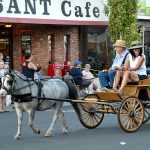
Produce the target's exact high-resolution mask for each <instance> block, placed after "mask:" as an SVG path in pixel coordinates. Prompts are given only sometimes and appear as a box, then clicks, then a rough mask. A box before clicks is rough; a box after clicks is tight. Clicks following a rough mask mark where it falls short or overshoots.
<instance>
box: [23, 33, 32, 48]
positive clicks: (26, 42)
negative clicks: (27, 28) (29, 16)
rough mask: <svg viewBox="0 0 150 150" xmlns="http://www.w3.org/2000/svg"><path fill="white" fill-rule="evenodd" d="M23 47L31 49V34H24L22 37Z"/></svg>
mask: <svg viewBox="0 0 150 150" xmlns="http://www.w3.org/2000/svg"><path fill="white" fill-rule="evenodd" d="M21 49H22V50H23V51H24V50H31V36H30V35H22V38H21Z"/></svg>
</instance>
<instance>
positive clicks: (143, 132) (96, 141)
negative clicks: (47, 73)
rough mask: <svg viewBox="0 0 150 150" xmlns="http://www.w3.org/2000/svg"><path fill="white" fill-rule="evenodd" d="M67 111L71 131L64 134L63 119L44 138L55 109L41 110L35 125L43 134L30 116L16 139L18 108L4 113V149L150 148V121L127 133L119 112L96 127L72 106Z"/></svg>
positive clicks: (0, 137)
mask: <svg viewBox="0 0 150 150" xmlns="http://www.w3.org/2000/svg"><path fill="white" fill-rule="evenodd" d="M63 111H64V113H65V116H66V120H67V123H68V126H69V129H68V134H66V135H61V127H62V126H61V125H62V124H61V121H60V120H58V122H57V123H56V126H55V128H54V131H53V136H52V137H48V138H46V137H44V134H45V131H46V129H47V128H48V127H49V125H50V122H51V118H52V111H43V112H37V113H36V116H35V121H34V124H35V126H36V127H38V128H39V129H40V130H41V134H40V135H36V134H34V133H32V131H31V130H30V128H29V127H28V120H27V119H28V116H27V114H26V113H25V114H24V118H23V126H22V136H21V139H20V140H14V139H13V136H14V135H15V134H16V132H17V117H16V113H15V111H12V112H6V113H0V150H135V149H136V150H147V149H149V146H150V121H149V122H147V123H146V124H143V125H142V127H141V128H140V129H139V130H138V131H137V132H135V133H126V132H124V131H123V130H122V129H121V128H120V126H119V124H118V120H117V116H116V115H111V114H110V115H107V114H106V115H105V117H104V120H103V122H102V124H101V125H100V126H99V127H98V128H96V129H86V128H84V127H83V126H82V125H81V124H80V122H79V120H78V118H77V116H76V114H75V112H74V110H73V109H72V107H70V106H68V107H64V108H63Z"/></svg>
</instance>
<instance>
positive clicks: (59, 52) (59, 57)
mask: <svg viewBox="0 0 150 150" xmlns="http://www.w3.org/2000/svg"><path fill="white" fill-rule="evenodd" d="M78 31H79V30H78V27H73V26H52V25H29V24H14V25H13V65H14V69H16V70H20V71H21V37H22V35H30V36H31V43H32V45H31V46H32V54H33V57H34V61H35V63H37V64H40V65H41V66H42V67H43V69H44V74H45V75H47V65H48V62H49V59H48V34H53V35H55V55H54V57H55V58H54V60H55V62H56V63H58V64H63V62H64V45H63V44H64V43H63V41H64V40H63V37H64V35H70V61H71V64H72V63H73V61H74V60H75V59H77V58H79V33H78Z"/></svg>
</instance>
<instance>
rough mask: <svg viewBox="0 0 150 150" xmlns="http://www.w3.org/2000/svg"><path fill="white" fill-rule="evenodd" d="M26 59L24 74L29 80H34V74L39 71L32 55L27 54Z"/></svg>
mask: <svg viewBox="0 0 150 150" xmlns="http://www.w3.org/2000/svg"><path fill="white" fill-rule="evenodd" d="M25 59H26V61H25V62H24V63H23V68H22V74H23V75H25V76H26V77H27V78H33V79H34V72H35V71H37V66H36V65H35V64H34V63H33V62H32V59H33V57H32V54H31V53H26V54H25Z"/></svg>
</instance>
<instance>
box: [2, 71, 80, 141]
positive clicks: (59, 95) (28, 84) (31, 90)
mask: <svg viewBox="0 0 150 150" xmlns="http://www.w3.org/2000/svg"><path fill="white" fill-rule="evenodd" d="M8 93H9V94H11V95H12V96H13V97H14V106H15V109H16V113H17V118H18V131H17V133H16V135H15V136H14V138H15V139H20V136H21V125H22V119H23V112H24V111H26V112H27V113H28V115H29V120H28V123H29V126H30V128H31V129H32V131H33V132H34V133H36V134H40V130H39V129H38V128H35V127H34V126H33V120H34V116H35V112H36V111H44V110H47V109H51V108H54V116H53V119H52V123H51V125H50V127H49V128H48V130H47V131H46V133H45V136H46V137H49V136H51V135H52V130H53V127H54V124H55V122H56V120H57V118H58V116H59V115H60V116H61V118H62V124H63V128H62V133H67V128H68V127H67V124H66V120H65V117H64V113H63V112H62V111H61V107H62V104H63V101H56V100H53V99H60V100H61V99H67V98H70V99H77V90H76V88H75V86H74V85H73V84H72V83H71V82H64V81H63V80H60V79H50V78H45V79H43V80H42V81H41V82H35V81H34V80H33V79H28V78H26V77H25V76H24V75H22V74H21V73H20V72H18V71H13V72H12V73H10V74H7V75H5V76H4V77H2V87H1V89H0V97H6V95H7V94H8ZM37 97H43V99H38V98H37ZM46 97H47V98H51V100H47V99H44V98H46Z"/></svg>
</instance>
